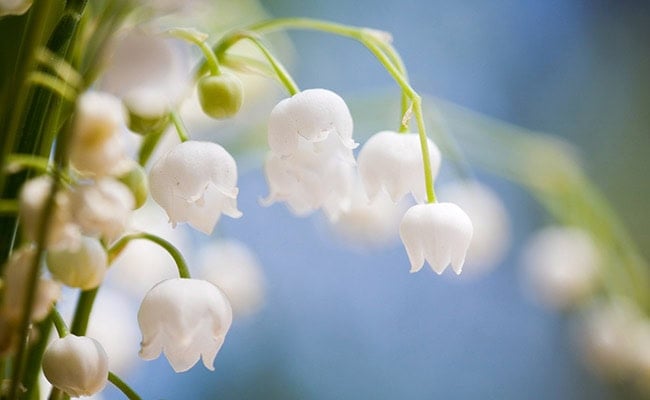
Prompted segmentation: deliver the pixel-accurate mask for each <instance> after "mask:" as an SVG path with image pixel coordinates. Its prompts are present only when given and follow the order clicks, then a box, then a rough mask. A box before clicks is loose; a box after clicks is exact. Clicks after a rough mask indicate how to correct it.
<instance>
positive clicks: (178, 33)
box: [167, 28, 221, 75]
mask: <svg viewBox="0 0 650 400" xmlns="http://www.w3.org/2000/svg"><path fill="white" fill-rule="evenodd" d="M167 33H169V34H170V35H172V36H175V37H177V38H179V39H183V40H186V41H188V42H190V43H193V44H195V45H197V46H198V47H199V48H200V49H201V52H203V56H204V57H205V59H206V61H207V63H208V67H209V68H210V74H211V75H221V69H220V68H219V61H218V60H217V57H216V56H215V55H214V52H213V51H212V49H211V48H210V46H208V44H207V43H205V40H206V39H207V38H208V35H206V34H204V33H201V32H199V31H197V30H194V29H184V28H173V29H170V30H168V31H167Z"/></svg>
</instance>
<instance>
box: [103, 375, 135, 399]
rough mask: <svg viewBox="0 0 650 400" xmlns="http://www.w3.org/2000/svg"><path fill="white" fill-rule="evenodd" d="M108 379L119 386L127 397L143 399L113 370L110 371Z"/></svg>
mask: <svg viewBox="0 0 650 400" xmlns="http://www.w3.org/2000/svg"><path fill="white" fill-rule="evenodd" d="M108 381H109V382H110V383H112V384H113V386H115V387H116V388H118V389H119V390H120V391H121V392H122V393H124V395H125V396H126V398H127V399H129V400H141V397H140V396H139V395H138V393H136V391H135V390H133V389H132V388H131V387H130V386H129V385H128V384H127V383H126V382H124V381H123V380H122V379H120V377H119V376H117V375H115V374H114V373H113V372H111V371H109V372H108Z"/></svg>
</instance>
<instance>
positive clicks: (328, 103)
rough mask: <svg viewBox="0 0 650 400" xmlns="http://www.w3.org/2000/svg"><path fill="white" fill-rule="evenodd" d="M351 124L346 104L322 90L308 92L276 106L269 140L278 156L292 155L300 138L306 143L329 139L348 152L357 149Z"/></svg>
mask: <svg viewBox="0 0 650 400" xmlns="http://www.w3.org/2000/svg"><path fill="white" fill-rule="evenodd" d="M352 130H353V122H352V116H351V115H350V110H348V106H347V105H346V104H345V101H344V100H343V99H342V98H341V97H340V96H339V95H337V94H336V93H334V92H331V91H329V90H325V89H309V90H304V91H302V92H299V93H296V94H295V95H293V96H292V97H290V98H288V99H284V100H282V101H281V102H279V103H278V104H277V105H276V106H275V107H274V108H273V110H272V111H271V115H270V116H269V123H268V140H269V146H270V147H271V151H273V152H274V153H275V154H277V155H279V156H289V155H291V154H294V153H295V152H296V151H297V150H298V147H299V142H298V139H299V138H303V139H304V140H306V141H307V142H309V143H314V144H315V145H316V147H317V144H318V142H322V141H324V140H325V139H327V138H328V137H329V136H330V135H335V136H336V137H337V138H338V144H339V145H341V146H342V147H344V148H347V149H353V148H355V147H357V143H355V142H354V140H352Z"/></svg>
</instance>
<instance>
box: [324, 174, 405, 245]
mask: <svg viewBox="0 0 650 400" xmlns="http://www.w3.org/2000/svg"><path fill="white" fill-rule="evenodd" d="M406 209H407V202H405V201H401V202H400V203H398V204H395V203H393V201H392V200H391V199H390V197H388V194H386V193H384V192H380V193H378V194H377V196H376V197H375V198H374V199H373V200H372V201H370V200H368V196H367V195H366V192H365V190H363V185H361V182H360V181H358V183H357V185H355V188H354V190H353V196H352V200H351V203H350V207H349V208H348V209H347V210H343V211H342V212H341V213H340V215H339V217H338V219H337V220H336V221H332V222H333V223H332V227H333V228H334V230H335V231H336V233H338V234H339V235H341V237H342V238H343V239H344V240H345V244H347V245H354V246H359V247H364V248H365V247H382V246H386V245H388V244H390V243H392V242H393V241H395V240H397V238H398V235H397V232H398V229H399V224H400V221H401V220H402V217H403V216H404V213H405V212H406Z"/></svg>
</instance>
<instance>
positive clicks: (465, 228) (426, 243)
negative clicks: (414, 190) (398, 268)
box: [399, 203, 473, 274]
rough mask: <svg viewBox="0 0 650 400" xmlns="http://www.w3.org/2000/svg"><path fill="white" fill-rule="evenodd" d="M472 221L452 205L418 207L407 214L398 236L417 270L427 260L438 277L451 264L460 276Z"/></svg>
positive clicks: (422, 205)
mask: <svg viewBox="0 0 650 400" xmlns="http://www.w3.org/2000/svg"><path fill="white" fill-rule="evenodd" d="M472 231H473V228H472V221H471V220H470V219H469V217H468V216H467V214H465V212H464V211H463V210H461V208H460V207H458V206H457V205H455V204H453V203H429V204H417V205H415V206H413V207H411V208H409V209H408V211H406V214H405V215H404V218H402V223H401V224H400V227H399V234H400V237H401V238H402V242H403V243H404V247H406V253H407V254H408V257H409V260H410V262H411V272H417V271H419V270H420V269H421V268H422V266H423V265H424V261H425V260H426V261H427V262H428V263H429V265H430V266H431V268H432V269H433V270H434V271H435V272H436V273H438V274H441V273H442V272H443V271H444V270H445V268H447V265H449V263H451V265H452V267H453V268H454V272H456V274H460V272H461V270H462V268H463V263H464V262H465V253H466V252H467V249H468V248H469V244H470V241H471V239H472Z"/></svg>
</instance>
